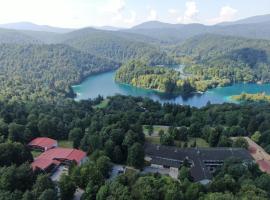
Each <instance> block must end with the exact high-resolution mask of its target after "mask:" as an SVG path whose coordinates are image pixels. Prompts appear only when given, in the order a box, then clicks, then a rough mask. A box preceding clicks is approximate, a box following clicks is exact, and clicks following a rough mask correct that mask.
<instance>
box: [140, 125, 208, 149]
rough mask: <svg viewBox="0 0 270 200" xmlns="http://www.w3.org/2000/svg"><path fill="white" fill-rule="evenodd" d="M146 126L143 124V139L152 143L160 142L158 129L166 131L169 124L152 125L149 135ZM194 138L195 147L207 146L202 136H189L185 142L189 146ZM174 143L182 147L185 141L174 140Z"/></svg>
mask: <svg viewBox="0 0 270 200" xmlns="http://www.w3.org/2000/svg"><path fill="white" fill-rule="evenodd" d="M146 126H147V125H144V126H143V132H144V134H145V140H146V142H150V143H153V144H160V141H159V140H160V138H159V135H158V133H159V131H160V130H163V131H164V132H165V133H166V132H167V131H168V129H169V126H161V125H153V128H154V133H153V134H152V135H151V136H149V135H148V130H147V129H146ZM194 140H196V144H197V147H209V144H208V143H207V142H206V141H205V140H204V139H202V138H189V139H188V142H187V143H188V147H190V146H191V145H192V144H193V143H194ZM174 143H175V145H176V146H181V147H183V146H184V143H185V142H181V141H176V140H175V141H174Z"/></svg>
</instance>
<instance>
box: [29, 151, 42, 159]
mask: <svg viewBox="0 0 270 200" xmlns="http://www.w3.org/2000/svg"><path fill="white" fill-rule="evenodd" d="M31 154H32V156H33V158H36V157H38V156H39V155H40V154H42V152H41V151H37V150H32V151H31Z"/></svg>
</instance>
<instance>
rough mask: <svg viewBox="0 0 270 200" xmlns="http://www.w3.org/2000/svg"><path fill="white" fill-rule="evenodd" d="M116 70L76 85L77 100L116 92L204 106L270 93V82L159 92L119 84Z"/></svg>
mask: <svg viewBox="0 0 270 200" xmlns="http://www.w3.org/2000/svg"><path fill="white" fill-rule="evenodd" d="M114 75H115V71H112V72H106V73H101V74H96V75H92V76H89V77H88V78H87V79H85V80H84V81H83V82H82V83H81V84H79V85H74V86H73V87H72V88H73V91H74V92H75V93H76V94H77V97H76V98H75V100H82V99H89V98H91V99H92V98H95V97H97V96H98V95H101V96H103V97H107V96H113V95H115V94H123V95H131V96H142V97H149V98H151V99H153V100H155V101H159V102H161V103H166V102H169V103H177V104H183V105H191V106H195V107H202V106H205V105H206V104H207V102H208V101H210V102H211V103H213V104H216V103H218V104H220V103H224V102H232V101H231V100H230V96H232V95H238V94H241V93H243V92H246V93H259V92H265V93H266V94H270V84H262V85H260V84H244V83H242V84H234V85H232V86H228V87H219V88H215V89H211V90H208V91H207V92H205V93H202V94H198V93H196V94H192V95H190V96H181V95H178V96H173V95H168V94H162V93H158V92H156V91H153V90H145V89H141V88H136V87H133V86H130V85H124V84H118V83H115V82H114Z"/></svg>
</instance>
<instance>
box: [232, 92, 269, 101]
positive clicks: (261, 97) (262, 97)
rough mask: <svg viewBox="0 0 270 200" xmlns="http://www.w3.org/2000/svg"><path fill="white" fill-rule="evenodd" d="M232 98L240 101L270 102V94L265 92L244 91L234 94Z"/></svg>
mask: <svg viewBox="0 0 270 200" xmlns="http://www.w3.org/2000/svg"><path fill="white" fill-rule="evenodd" d="M231 98H232V99H233V100H235V101H240V102H262V103H269V102H270V96H269V95H266V94H265V93H258V94H248V93H242V94H240V95H234V96H232V97H231Z"/></svg>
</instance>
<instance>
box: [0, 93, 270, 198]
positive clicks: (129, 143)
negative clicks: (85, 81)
mask: <svg viewBox="0 0 270 200" xmlns="http://www.w3.org/2000/svg"><path fill="white" fill-rule="evenodd" d="M101 101H102V98H101V97H99V98H97V99H95V100H92V101H90V100H87V101H81V102H73V101H71V102H68V101H67V102H65V103H63V104H62V106H59V105H51V104H40V103H39V104H37V103H28V104H27V103H19V102H13V103H11V102H7V101H2V102H1V107H0V118H1V120H0V121H1V123H0V130H1V131H0V133H1V137H0V138H1V144H0V151H1V154H0V158H1V159H0V166H1V167H3V168H1V169H0V171H1V170H2V173H0V180H1V184H0V193H1V196H5V197H6V199H12V198H15V197H14V195H16V198H17V199H22V198H23V197H22V196H26V195H27V196H33V197H34V199H35V198H37V196H40V195H42V193H43V192H45V190H50V191H47V192H46V194H43V195H46V196H49V195H53V194H54V195H55V189H54V188H55V186H54V185H53V184H51V183H50V181H49V180H48V177H46V175H45V176H44V175H42V174H41V175H38V174H33V172H32V170H31V169H30V167H29V165H27V164H23V163H25V162H31V160H32V159H33V158H32V155H31V154H30V153H29V150H28V149H27V148H25V147H24V144H26V143H27V142H29V141H30V140H31V139H32V138H35V137H38V136H48V137H51V138H55V139H68V138H69V139H70V140H71V141H73V145H74V147H76V148H78V147H79V148H81V149H83V150H85V151H86V152H88V154H90V161H89V163H87V164H85V165H82V166H81V167H75V166H74V167H72V168H71V169H70V175H69V176H63V177H62V178H61V180H62V181H60V183H59V184H60V190H61V195H62V196H65V195H67V194H68V195H69V197H70V198H71V197H72V194H73V192H74V191H75V190H74V188H75V186H79V187H80V188H83V189H85V191H86V192H85V194H84V197H83V199H96V198H97V199H104V198H105V197H107V196H108V197H110V196H111V197H114V198H116V199H118V198H119V196H118V195H120V196H124V197H125V198H124V199H141V198H142V196H144V195H146V196H148V195H150V196H149V198H150V197H151V198H152V199H178V197H171V196H170V195H173V194H174V193H175V191H177V192H178V193H179V195H180V197H182V199H187V200H189V199H198V198H199V197H200V198H203V199H211V198H213V197H216V198H218V197H219V196H222V195H225V196H227V197H228V198H227V199H230V198H231V199H234V198H240V199H241V198H243V199H245V198H244V197H245V196H246V195H251V197H252V199H256V198H257V199H268V198H269V191H268V184H269V182H270V176H269V175H266V174H262V173H261V172H260V171H259V170H258V168H257V166H256V165H254V166H253V165H252V166H250V167H246V166H244V165H243V164H242V163H241V161H237V160H231V161H228V164H225V165H224V167H223V168H222V169H220V171H218V172H217V174H216V175H215V178H214V180H213V182H212V183H211V184H210V185H209V186H207V187H204V186H202V185H199V184H197V183H193V182H192V180H191V179H190V180H189V176H188V170H187V169H185V168H183V169H181V170H180V172H181V173H180V174H181V176H180V177H179V178H180V180H182V182H175V181H173V180H172V179H171V178H169V177H164V176H157V175H155V176H152V175H146V176H144V175H139V174H137V175H136V174H135V175H134V176H133V175H128V174H127V175H123V176H120V177H119V178H117V179H115V180H114V181H113V182H112V183H110V184H109V183H106V181H105V180H106V179H107V177H108V176H109V172H110V169H111V165H110V162H111V161H112V162H114V163H123V164H128V165H131V166H134V167H136V168H141V167H142V165H143V159H144V154H143V143H144V134H143V130H142V125H145V124H146V125H154V124H159V125H168V126H171V129H172V130H173V129H174V127H182V128H181V129H180V132H178V133H177V134H176V135H175V133H176V132H175V131H169V133H168V134H170V135H168V137H175V139H177V140H184V138H185V137H184V135H183V134H186V136H188V137H202V138H204V139H205V140H206V141H207V142H208V143H209V144H210V146H212V147H216V146H218V147H230V146H236V145H239V146H240V147H244V146H245V144H244V143H241V142H238V143H233V141H232V140H231V139H230V137H231V136H251V137H252V136H253V135H254V134H256V135H259V137H256V138H258V143H259V144H260V145H262V146H263V147H264V148H265V149H266V151H268V152H270V137H269V135H270V134H269V128H270V127H269V124H270V123H269V121H270V117H269V116H270V107H269V105H268V104H266V105H257V104H246V105H235V104H223V105H210V104H209V105H208V106H206V107H204V108H201V109H198V108H191V107H189V106H181V105H173V104H164V105H161V104H160V103H158V102H154V101H152V100H150V99H145V98H141V97H126V96H114V97H110V98H109V102H108V105H107V107H105V108H98V109H93V108H92V106H94V105H96V104H98V103H100V102H101ZM178 134H179V135H178ZM18 142H19V143H18ZM8 174H14V175H13V176H12V177H10V178H9V179H6V177H8ZM26 177H28V178H29V177H33V178H31V179H26ZM40 179H41V180H40ZM165 180H166V182H167V183H168V186H171V187H166V186H165V185H167V184H162V182H163V181H165ZM25 181H29V184H23V185H22V184H21V183H22V182H25ZM119 181H120V182H119ZM12 182H15V183H16V184H11V183H12ZM40 182H46V184H45V183H40ZM2 183H3V184H2ZM65 183H66V184H65ZM40 184H41V185H42V186H37V185H40ZM43 184H44V185H43ZM158 185H160V186H158ZM146 186H147V187H146ZM37 187H42V192H40V191H41V190H39V192H36V190H38V189H37ZM115 187H118V188H119V190H117V192H116V191H115V189H114V188H115ZM175 187H176V188H175ZM66 188H71V189H66ZM157 190H158V191H159V192H156V191H157ZM171 190H173V191H171ZM174 190H175V191H174ZM15 191H16V192H15ZM127 191H129V192H127ZM139 191H140V192H139ZM47 193H49V194H47ZM178 193H177V194H178ZM212 193H214V194H212ZM152 195H154V196H152ZM167 195H169V196H167ZM166 196H167V197H166ZM212 196H213V197H212Z"/></svg>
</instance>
